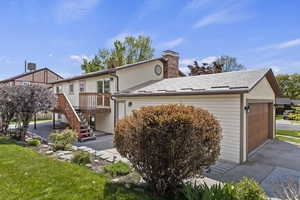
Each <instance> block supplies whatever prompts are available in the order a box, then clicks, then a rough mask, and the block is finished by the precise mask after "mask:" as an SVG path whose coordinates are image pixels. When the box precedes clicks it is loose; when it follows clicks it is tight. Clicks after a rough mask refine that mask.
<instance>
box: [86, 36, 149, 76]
mask: <svg viewBox="0 0 300 200" xmlns="http://www.w3.org/2000/svg"><path fill="white" fill-rule="evenodd" d="M151 43H152V41H151V39H150V37H145V36H141V35H140V36H138V37H132V36H128V37H126V38H125V39H124V41H123V42H122V41H119V40H116V41H114V43H113V48H112V49H100V50H99V52H98V54H96V55H95V56H94V58H93V59H92V60H88V59H83V64H82V65H81V69H82V70H84V71H85V73H89V72H95V71H99V70H102V69H105V68H112V67H118V66H122V65H126V64H132V63H135V62H139V61H143V60H148V59H151V58H152V57H153V56H154V54H153V53H154V49H153V48H152V47H151Z"/></svg>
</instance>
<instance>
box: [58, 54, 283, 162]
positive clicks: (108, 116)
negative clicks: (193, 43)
mask: <svg viewBox="0 0 300 200" xmlns="http://www.w3.org/2000/svg"><path fill="white" fill-rule="evenodd" d="M178 65H179V56H178V54H177V53H175V52H172V51H165V52H164V55H163V56H162V57H161V58H157V59H152V60H147V61H143V62H140V63H135V64H131V65H127V66H122V67H118V68H113V69H107V70H102V71H99V72H94V73H90V74H85V75H81V76H78V77H74V78H70V79H65V80H61V81H57V82H55V83H54V86H55V88H56V89H55V90H56V93H58V94H59V96H61V101H60V102H62V103H61V104H60V105H63V104H64V105H63V106H60V107H59V106H58V107H59V108H60V109H58V110H60V112H61V113H71V114H65V115H66V118H67V119H68V121H69V123H70V125H71V126H72V124H73V126H72V127H73V128H74V129H75V130H79V131H80V123H82V121H86V120H84V119H83V118H82V114H81V113H88V114H86V115H85V116H89V117H91V116H92V117H91V120H90V122H93V123H94V124H95V129H96V130H99V131H104V132H109V133H113V132H114V131H113V130H114V125H115V123H116V121H117V120H119V119H122V118H123V117H124V116H126V115H130V114H131V113H132V110H134V109H138V108H140V107H143V106H149V105H162V104H184V105H193V106H197V107H201V108H203V109H206V110H208V111H209V112H211V113H212V114H213V115H214V116H215V117H216V118H217V119H218V120H219V121H220V124H221V127H222V130H223V131H222V134H223V139H222V142H221V157H220V158H221V159H223V160H227V161H231V162H235V163H240V162H244V161H246V160H247V157H248V155H249V153H250V152H252V151H253V150H254V149H256V148H257V147H259V146H260V145H262V144H263V143H264V142H265V141H266V140H267V139H269V138H271V139H272V138H274V133H275V112H274V109H275V108H274V104H275V97H276V96H278V95H279V87H278V84H277V82H276V79H275V77H274V74H273V72H272V70H271V69H263V70H255V71H239V72H226V73H219V74H210V75H200V76H188V77H179V76H180V74H179V66H178ZM111 94H113V95H111ZM65 104H67V105H68V106H65ZM64 107H67V109H63V108H64ZM76 110H77V111H76ZM78 113H79V114H78ZM87 121H89V120H87ZM78 122H79V125H78ZM76 124H77V125H76Z"/></svg>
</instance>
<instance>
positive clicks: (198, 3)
mask: <svg viewBox="0 0 300 200" xmlns="http://www.w3.org/2000/svg"><path fill="white" fill-rule="evenodd" d="M210 3H212V0H190V1H188V3H187V5H186V8H192V9H195V8H200V7H204V6H206V5H208V4H210Z"/></svg>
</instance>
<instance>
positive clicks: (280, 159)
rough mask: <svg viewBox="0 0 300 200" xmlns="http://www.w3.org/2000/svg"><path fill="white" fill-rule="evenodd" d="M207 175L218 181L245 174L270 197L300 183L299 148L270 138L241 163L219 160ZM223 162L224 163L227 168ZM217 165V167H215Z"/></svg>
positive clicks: (278, 194) (238, 177) (239, 177)
mask: <svg viewBox="0 0 300 200" xmlns="http://www.w3.org/2000/svg"><path fill="white" fill-rule="evenodd" d="M217 165H220V167H218V166H214V167H213V169H212V172H211V173H209V174H207V176H208V177H209V178H212V179H215V180H218V181H226V182H228V181H239V180H241V179H242V178H243V177H244V176H246V177H250V178H253V179H255V180H256V181H257V182H258V183H260V185H261V186H262V187H263V189H264V190H265V191H266V193H267V194H268V195H269V196H270V197H281V192H282V189H283V188H286V185H287V184H293V185H295V186H296V187H297V188H299V183H300V148H299V147H298V146H296V145H293V144H290V143H287V142H283V141H278V140H270V141H268V142H267V143H266V144H265V145H264V146H263V147H261V148H260V149H259V150H258V151H257V152H256V153H254V154H253V155H251V156H250V158H249V159H248V161H247V162H246V163H244V164H242V165H235V164H230V163H222V162H221V163H218V164H217ZM222 165H223V166H224V165H225V166H227V170H223V171H222V170H220V168H221V169H222V168H223V169H225V167H222ZM214 168H216V169H217V170H218V171H217V172H216V171H214Z"/></svg>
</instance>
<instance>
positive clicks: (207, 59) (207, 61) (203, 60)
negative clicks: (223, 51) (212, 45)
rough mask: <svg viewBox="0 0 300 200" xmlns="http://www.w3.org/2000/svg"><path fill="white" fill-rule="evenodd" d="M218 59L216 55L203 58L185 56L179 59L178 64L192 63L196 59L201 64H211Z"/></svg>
mask: <svg viewBox="0 0 300 200" xmlns="http://www.w3.org/2000/svg"><path fill="white" fill-rule="evenodd" d="M217 59H218V57H217V56H208V57H206V58H203V59H197V58H186V59H182V60H180V65H193V64H194V61H197V62H198V64H202V63H208V64H211V63H213V62H214V61H216V60H217Z"/></svg>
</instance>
